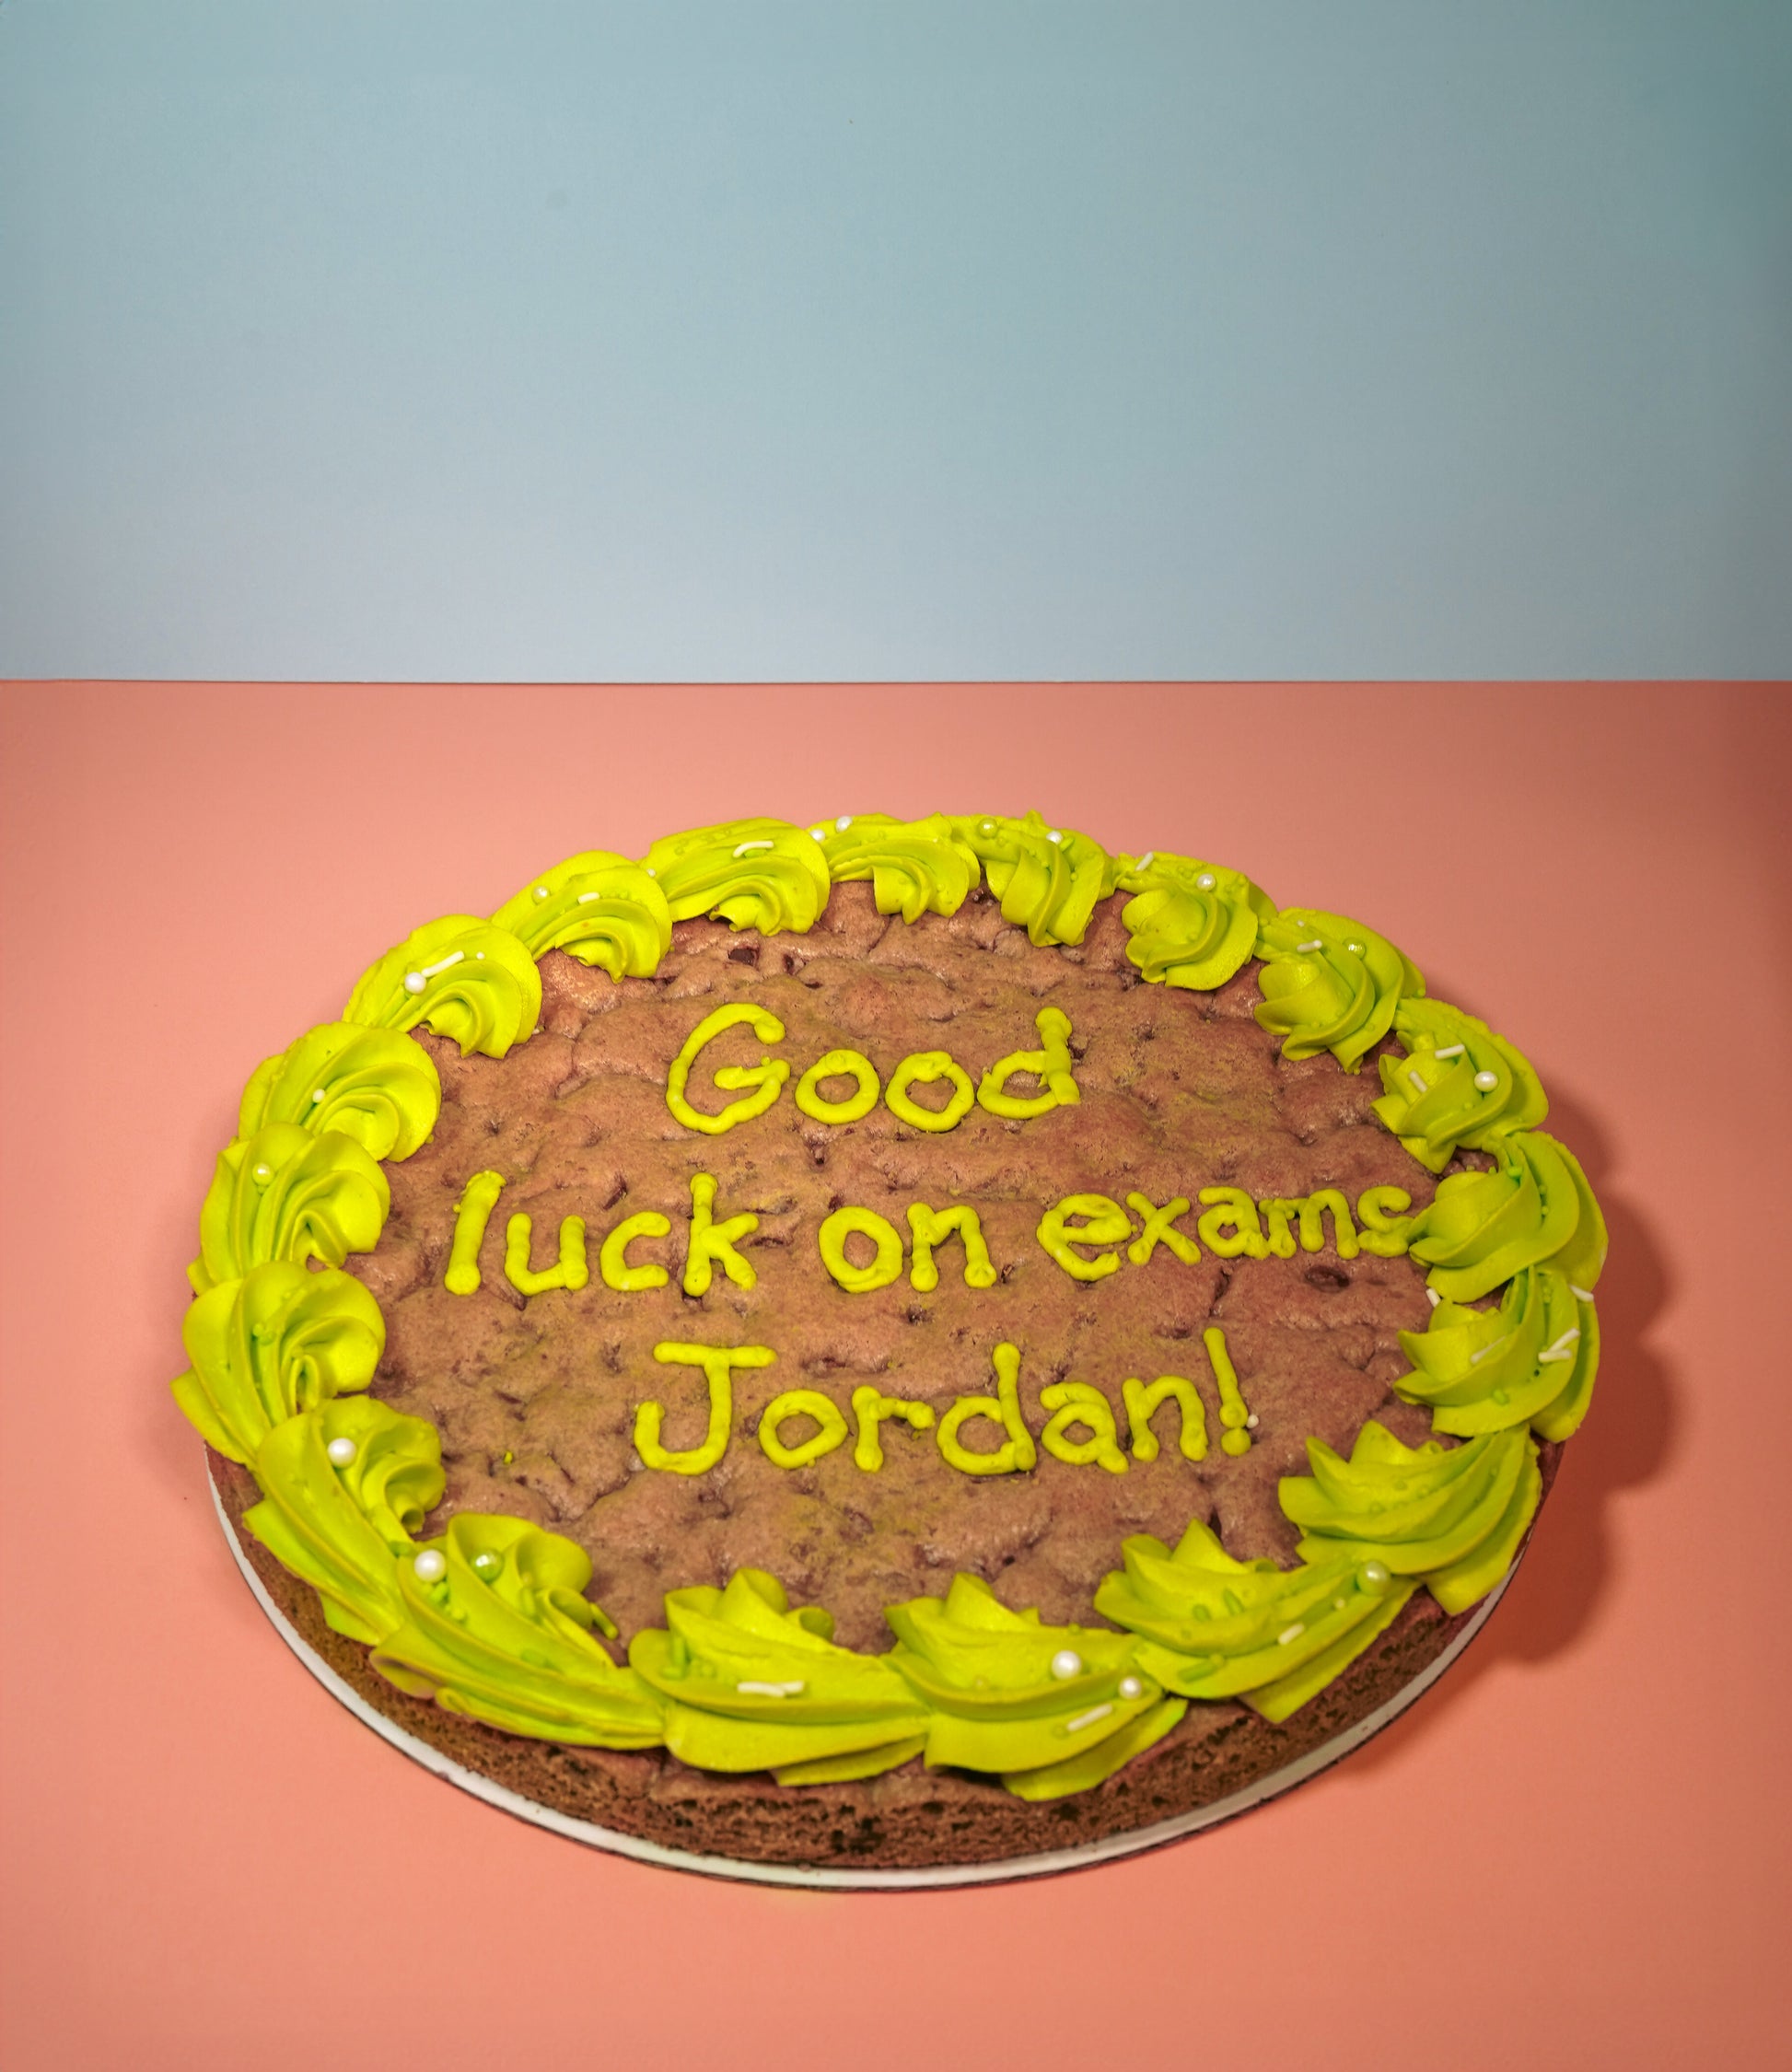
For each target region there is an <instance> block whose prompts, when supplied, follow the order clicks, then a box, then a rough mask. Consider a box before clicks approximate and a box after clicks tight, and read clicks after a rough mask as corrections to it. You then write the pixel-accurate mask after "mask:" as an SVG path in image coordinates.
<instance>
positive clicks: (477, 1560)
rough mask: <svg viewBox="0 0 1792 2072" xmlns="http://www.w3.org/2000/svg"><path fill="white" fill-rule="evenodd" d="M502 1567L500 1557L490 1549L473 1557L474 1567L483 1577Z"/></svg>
mask: <svg viewBox="0 0 1792 2072" xmlns="http://www.w3.org/2000/svg"><path fill="white" fill-rule="evenodd" d="M473 1566H474V1567H475V1568H476V1569H478V1571H479V1573H480V1574H481V1575H482V1576H484V1575H488V1574H489V1573H490V1572H491V1571H492V1570H493V1569H494V1568H496V1567H498V1566H501V1565H500V1562H499V1559H498V1556H497V1555H496V1554H494V1553H493V1552H492V1550H491V1548H490V1547H487V1548H486V1550H485V1551H484V1553H483V1554H475V1555H474V1556H473Z"/></svg>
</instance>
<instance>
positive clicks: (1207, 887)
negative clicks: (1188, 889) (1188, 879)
mask: <svg viewBox="0 0 1792 2072" xmlns="http://www.w3.org/2000/svg"><path fill="white" fill-rule="evenodd" d="M1218 883H1219V879H1217V878H1216V877H1215V876H1214V874H1213V872H1212V871H1211V870H1204V871H1203V872H1202V873H1201V875H1200V877H1199V878H1197V879H1195V881H1194V889H1195V890H1196V891H1197V892H1211V891H1212V890H1213V889H1214V887H1215V886H1216V885H1217V884H1218Z"/></svg>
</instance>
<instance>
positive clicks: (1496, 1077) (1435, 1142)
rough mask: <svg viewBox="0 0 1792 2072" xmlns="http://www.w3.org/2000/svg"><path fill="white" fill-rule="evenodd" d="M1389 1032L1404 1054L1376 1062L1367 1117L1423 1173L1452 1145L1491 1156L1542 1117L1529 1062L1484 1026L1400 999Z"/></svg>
mask: <svg viewBox="0 0 1792 2072" xmlns="http://www.w3.org/2000/svg"><path fill="white" fill-rule="evenodd" d="M1393 1026H1394V1034H1395V1035H1396V1036H1397V1037H1398V1038H1399V1039H1400V1041H1401V1042H1402V1043H1404V1044H1405V1046H1406V1055H1405V1056H1404V1057H1388V1056H1385V1055H1384V1056H1383V1057H1382V1058H1381V1059H1380V1060H1379V1065H1380V1068H1381V1085H1382V1089H1383V1091H1382V1095H1381V1098H1380V1100H1378V1101H1376V1102H1375V1104H1374V1106H1375V1112H1376V1113H1377V1114H1378V1115H1379V1117H1380V1118H1381V1120H1382V1122H1383V1123H1386V1124H1387V1126H1388V1128H1389V1129H1390V1130H1391V1131H1392V1133H1393V1134H1394V1135H1395V1136H1397V1137H1398V1138H1399V1139H1400V1141H1401V1143H1402V1145H1403V1146H1404V1147H1406V1149H1407V1150H1408V1151H1410V1152H1411V1153H1412V1154H1413V1156H1414V1158H1416V1159H1417V1160H1418V1161H1419V1163H1420V1164H1421V1165H1422V1166H1424V1167H1425V1169H1426V1170H1428V1171H1431V1172H1442V1170H1444V1168H1445V1167H1446V1166H1447V1165H1448V1164H1449V1161H1450V1159H1451V1158H1452V1157H1454V1155H1455V1152H1456V1149H1457V1147H1458V1146H1459V1145H1464V1144H1466V1145H1467V1146H1468V1147H1470V1149H1471V1150H1476V1151H1484V1150H1488V1149H1491V1148H1492V1146H1493V1142H1494V1140H1495V1138H1496V1137H1500V1136H1509V1135H1512V1134H1513V1133H1514V1132H1515V1131H1518V1130H1528V1129H1533V1128H1535V1126H1536V1125H1537V1124H1538V1123H1541V1122H1542V1119H1543V1117H1544V1116H1545V1115H1546V1114H1548V1112H1549V1102H1548V1100H1546V1099H1545V1098H1544V1094H1543V1089H1542V1085H1541V1084H1540V1082H1539V1080H1538V1077H1537V1075H1536V1074H1535V1073H1534V1072H1533V1071H1532V1070H1531V1068H1530V1063H1529V1061H1528V1060H1527V1059H1526V1058H1525V1057H1524V1056H1523V1055H1522V1054H1521V1053H1519V1051H1518V1050H1517V1049H1515V1048H1514V1046H1513V1045H1512V1044H1510V1043H1508V1042H1507V1041H1506V1039H1505V1038H1504V1037H1503V1036H1496V1035H1495V1033H1494V1032H1493V1030H1491V1029H1489V1028H1488V1027H1487V1025H1486V1023H1485V1022H1484V1021H1477V1020H1476V1019H1474V1017H1473V1016H1472V1015H1465V1014H1464V1013H1463V1012H1462V1010H1461V1009H1460V1007H1446V1006H1445V1005H1444V1003H1443V1002H1442V1001H1441V1000H1424V999H1402V1001H1401V1002H1400V1004H1399V1006H1398V1007H1396V1008H1395V1009H1394V1025H1393Z"/></svg>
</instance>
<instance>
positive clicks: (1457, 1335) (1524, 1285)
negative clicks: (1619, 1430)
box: [1394, 1266, 1600, 1439]
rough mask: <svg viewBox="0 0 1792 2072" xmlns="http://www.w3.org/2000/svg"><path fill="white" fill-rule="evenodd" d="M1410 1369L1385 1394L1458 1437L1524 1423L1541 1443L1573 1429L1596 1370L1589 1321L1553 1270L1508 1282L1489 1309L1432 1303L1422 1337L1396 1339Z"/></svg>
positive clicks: (1595, 1331)
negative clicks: (1419, 1409)
mask: <svg viewBox="0 0 1792 2072" xmlns="http://www.w3.org/2000/svg"><path fill="white" fill-rule="evenodd" d="M1400 1344H1401V1350H1402V1352H1403V1353H1404V1354H1405V1355H1406V1357H1407V1358H1408V1359H1409V1360H1411V1361H1412V1363H1413V1372H1412V1373H1411V1374H1404V1375H1402V1376H1401V1377H1400V1378H1399V1379H1397V1380H1396V1381H1395V1383H1394V1387H1395V1389H1396V1390H1397V1391H1399V1392H1400V1394H1401V1395H1402V1396H1403V1397H1404V1398H1405V1399H1406V1401H1407V1402H1408V1403H1424V1404H1425V1405H1426V1406H1427V1407H1428V1408H1429V1409H1430V1412H1431V1422H1432V1425H1433V1426H1434V1427H1435V1429H1437V1431H1440V1432H1449V1433H1453V1434H1454V1435H1455V1436H1456V1437H1457V1438H1472V1436H1473V1435H1474V1434H1475V1433H1477V1432H1496V1431H1504V1430H1505V1429H1506V1428H1507V1426H1512V1425H1523V1424H1529V1425H1530V1427H1531V1429H1532V1430H1533V1431H1535V1432H1539V1433H1541V1434H1542V1436H1543V1437H1544V1438H1552V1439H1561V1438H1568V1437H1569V1436H1570V1435H1571V1434H1572V1433H1573V1432H1575V1431H1577V1429H1578V1428H1579V1426H1580V1421H1581V1419H1582V1418H1583V1417H1584V1416H1585V1415H1586V1414H1587V1406H1588V1403H1590V1402H1591V1400H1592V1394H1593V1378H1594V1376H1595V1374H1596V1373H1597V1372H1598V1370H1599V1357H1600V1336H1599V1319H1598V1317H1597V1316H1596V1314H1595V1312H1594V1309H1593V1304H1592V1301H1591V1299H1590V1298H1589V1297H1588V1296H1587V1295H1586V1294H1585V1293H1583V1292H1581V1291H1579V1290H1577V1288H1576V1287H1575V1286H1573V1284H1571V1283H1570V1281H1569V1279H1568V1276H1567V1275H1565V1273H1562V1272H1561V1271H1560V1270H1559V1269H1557V1268H1556V1267H1553V1266H1527V1267H1525V1268H1524V1269H1523V1270H1522V1271H1521V1272H1519V1273H1518V1274H1515V1275H1513V1276H1512V1279H1511V1281H1510V1282H1509V1283H1508V1284H1507V1289H1506V1293H1505V1296H1504V1297H1503V1298H1501V1301H1500V1305H1499V1307H1498V1309H1496V1310H1471V1309H1467V1308H1464V1307H1462V1306H1461V1305H1460V1304H1458V1303H1454V1302H1440V1303H1439V1304H1438V1305H1437V1308H1436V1309H1435V1310H1432V1312H1431V1322H1430V1326H1429V1328H1428V1329H1427V1330H1425V1331H1402V1333H1401V1334H1400Z"/></svg>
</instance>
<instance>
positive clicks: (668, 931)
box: [492, 849, 672, 979]
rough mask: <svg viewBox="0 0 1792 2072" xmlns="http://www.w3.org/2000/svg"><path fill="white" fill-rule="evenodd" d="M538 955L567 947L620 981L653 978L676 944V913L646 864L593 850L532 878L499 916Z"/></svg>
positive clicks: (496, 917)
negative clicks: (672, 911)
mask: <svg viewBox="0 0 1792 2072" xmlns="http://www.w3.org/2000/svg"><path fill="white" fill-rule="evenodd" d="M492 923H493V925H494V926H495V927H499V928H507V929H508V930H509V931H510V933H511V934H512V935H513V936H515V937H516V938H517V940H518V942H520V943H521V944H522V946H523V948H524V949H527V950H528V952H529V955H530V956H531V957H537V958H539V957H545V956H546V955H547V953H548V951H549V950H551V949H564V951H565V953H566V954H567V956H568V957H576V958H577V959H578V960H579V962H580V963H581V964H596V965H597V966H598V967H599V969H600V970H602V971H606V972H609V973H610V975H611V978H613V979H623V978H651V977H652V976H653V973H654V972H655V970H656V969H657V966H658V963H659V960H660V959H661V958H662V957H663V956H664V955H665V954H666V952H667V951H668V950H669V949H670V948H671V947H672V915H671V910H670V909H669V907H668V906H667V904H666V893H665V890H664V888H663V887H662V886H661V885H660V883H659V881H658V880H657V879H656V878H654V877H653V876H652V874H651V873H650V872H649V871H648V870H647V869H646V867H645V866H644V865H641V864H638V863H631V862H630V861H629V859H628V858H627V857H626V856H615V855H613V854H612V853H611V851H610V850H608V849H587V850H585V851H584V852H583V853H582V854H580V855H578V856H568V857H567V859H566V861H565V862H564V863H563V864H556V865H555V866H554V867H553V869H552V870H547V871H543V872H542V873H541V877H539V878H531V879H529V883H528V884H527V885H525V886H524V887H523V889H522V890H521V891H520V892H518V894H517V895H516V897H515V898H514V899H511V900H506V902H505V903H504V905H502V906H501V907H499V909H498V910H497V912H496V913H495V914H493V916H492Z"/></svg>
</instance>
